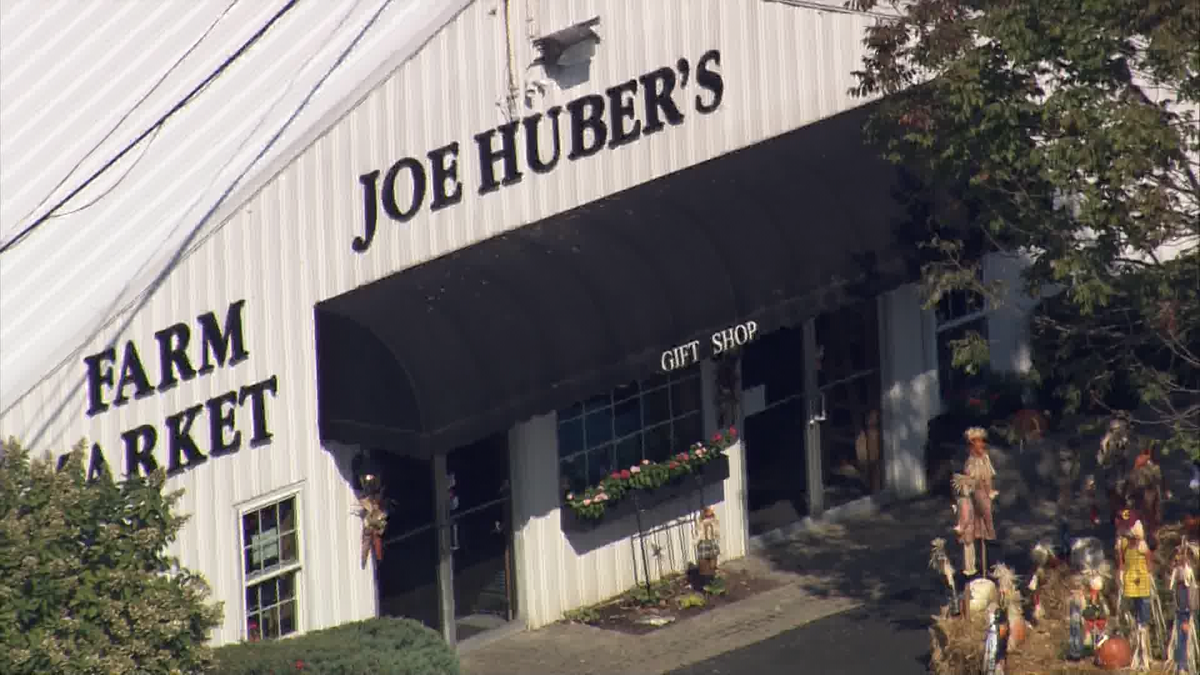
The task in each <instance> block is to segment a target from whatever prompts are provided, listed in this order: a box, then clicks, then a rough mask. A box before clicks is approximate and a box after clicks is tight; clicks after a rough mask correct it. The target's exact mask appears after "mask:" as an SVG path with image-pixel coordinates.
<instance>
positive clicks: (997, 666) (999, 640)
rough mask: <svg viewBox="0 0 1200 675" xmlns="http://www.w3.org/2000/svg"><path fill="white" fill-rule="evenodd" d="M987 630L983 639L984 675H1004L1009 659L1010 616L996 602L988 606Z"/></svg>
mask: <svg viewBox="0 0 1200 675" xmlns="http://www.w3.org/2000/svg"><path fill="white" fill-rule="evenodd" d="M987 622H988V624H987V632H986V633H985V634H984V639H983V673H984V675H1004V666H1005V662H1006V661H1007V660H1008V617H1007V612H1005V611H1004V610H1002V609H1000V607H999V605H997V604H996V603H991V604H989V605H988V608H987Z"/></svg>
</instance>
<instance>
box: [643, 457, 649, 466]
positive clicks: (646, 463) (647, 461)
mask: <svg viewBox="0 0 1200 675" xmlns="http://www.w3.org/2000/svg"><path fill="white" fill-rule="evenodd" d="M648 464H650V460H648V459H643V460H642V466H646V465H648Z"/></svg>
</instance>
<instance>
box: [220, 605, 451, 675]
mask: <svg viewBox="0 0 1200 675" xmlns="http://www.w3.org/2000/svg"><path fill="white" fill-rule="evenodd" d="M215 651H216V664H217V665H216V668H215V669H214V670H213V671H212V672H213V674H214V675H283V674H285V673H289V674H290V673H302V674H303V675H458V672H459V671H458V658H457V657H456V656H455V654H454V652H453V651H452V650H451V649H450V647H449V646H447V645H446V643H445V641H444V640H442V636H441V635H439V634H438V633H435V632H434V631H432V630H430V629H428V628H426V627H425V626H423V625H421V624H420V623H417V622H416V621H412V620H410V619H399V618H386V617H385V618H378V619H368V620H366V621H358V622H355V623H348V624H343V625H341V626H336V627H334V628H327V629H325V630H318V631H313V632H310V633H305V634H303V635H299V636H297V637H294V638H287V639H283V640H274V641H270V642H242V643H238V644H235V645H228V646H225V647H220V648H218V649H216V650H215Z"/></svg>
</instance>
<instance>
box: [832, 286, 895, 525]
mask: <svg viewBox="0 0 1200 675" xmlns="http://www.w3.org/2000/svg"><path fill="white" fill-rule="evenodd" d="M816 333H817V344H818V345H819V347H818V351H819V356H818V358H819V360H820V369H819V370H818V374H817V382H818V387H819V389H820V392H821V398H822V407H823V412H824V415H823V417H824V420H823V421H822V422H821V466H822V467H823V469H824V476H823V479H824V484H825V498H826V501H827V504H828V505H829V506H837V505H839V504H843V503H846V502H848V501H852V500H854V499H856V498H859V497H863V496H866V495H870V494H874V493H876V492H878V491H879V490H881V489H882V488H883V439H882V430H881V423H880V405H879V402H880V381H879V322H878V310H877V305H876V302H875V300H874V299H871V300H867V301H862V302H858V303H855V304H853V305H847V306H845V307H842V308H840V309H837V310H835V311H832V312H826V313H824V314H822V315H820V316H819V317H817V319H816Z"/></svg>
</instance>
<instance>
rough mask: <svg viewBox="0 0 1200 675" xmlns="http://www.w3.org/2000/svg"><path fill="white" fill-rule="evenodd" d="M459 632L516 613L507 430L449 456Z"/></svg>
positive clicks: (497, 623)
mask: <svg viewBox="0 0 1200 675" xmlns="http://www.w3.org/2000/svg"><path fill="white" fill-rule="evenodd" d="M446 472H447V485H449V487H450V503H449V507H450V550H451V554H452V558H453V568H454V574H453V577H454V582H453V583H454V623H455V636H456V638H457V639H458V640H464V639H466V638H469V637H471V636H473V635H477V634H479V633H482V632H484V631H487V630H491V629H493V628H499V627H501V626H503V625H504V624H506V623H508V622H509V621H512V620H513V617H514V616H515V609H516V608H515V604H514V602H513V599H514V598H515V597H516V596H515V594H514V593H513V583H512V582H513V577H514V570H513V566H512V518H511V504H512V498H511V492H512V491H511V489H510V485H509V481H508V434H507V433H501V434H494V435H492V436H489V437H488V438H485V439H483V440H482V441H480V442H478V443H475V444H473V445H469V446H466V447H463V448H459V449H457V450H454V451H453V452H451V453H450V454H449V455H448V456H447V457H446Z"/></svg>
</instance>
